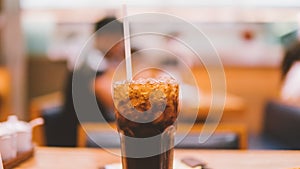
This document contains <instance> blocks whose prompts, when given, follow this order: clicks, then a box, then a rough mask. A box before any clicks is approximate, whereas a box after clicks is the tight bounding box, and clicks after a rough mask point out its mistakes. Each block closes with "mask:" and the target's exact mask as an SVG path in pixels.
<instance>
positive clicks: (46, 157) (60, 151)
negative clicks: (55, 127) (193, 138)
mask: <svg viewBox="0 0 300 169" xmlns="http://www.w3.org/2000/svg"><path fill="white" fill-rule="evenodd" d="M115 151H118V150H115ZM186 156H192V157H194V158H198V159H201V160H204V161H205V162H207V164H208V166H210V167H211V168H213V169H253V168H255V169H291V168H297V167H300V151H270V150H269V151H243V150H175V158H176V159H180V158H182V157H186ZM115 162H120V157H118V156H116V155H113V154H111V153H108V152H106V151H104V150H102V149H87V148H45V147H38V148H36V154H35V157H33V158H31V159H29V160H28V161H26V162H24V163H23V164H21V165H20V166H18V167H16V168H19V169H54V168H55V169H77V168H78V169H82V168H85V169H98V168H99V167H101V166H103V165H105V164H110V163H115Z"/></svg>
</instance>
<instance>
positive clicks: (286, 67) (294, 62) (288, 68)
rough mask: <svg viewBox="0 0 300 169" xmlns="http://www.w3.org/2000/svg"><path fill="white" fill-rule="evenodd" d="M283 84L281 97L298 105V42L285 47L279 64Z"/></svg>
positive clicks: (299, 81) (299, 77)
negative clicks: (285, 49)
mask: <svg viewBox="0 0 300 169" xmlns="http://www.w3.org/2000/svg"><path fill="white" fill-rule="evenodd" d="M281 72H282V79H283V85H282V89H281V93H280V94H281V99H282V100H283V101H285V102H287V103H291V104H296V105H300V42H297V43H295V44H294V45H292V46H291V47H290V48H288V49H287V51H286V53H285V56H284V59H283V61H282V65H281Z"/></svg>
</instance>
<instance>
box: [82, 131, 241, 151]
mask: <svg viewBox="0 0 300 169" xmlns="http://www.w3.org/2000/svg"><path fill="white" fill-rule="evenodd" d="M198 140H199V134H194V133H193V134H188V135H187V136H184V135H182V134H176V136H175V144H176V146H175V148H185V149H192V148H199V149H239V137H238V135H237V134H236V133H233V132H232V133H231V132H220V133H214V134H213V135H212V136H211V137H210V138H209V139H208V140H207V141H206V142H205V143H199V141H198ZM86 146H87V147H102V148H119V147H120V139H119V136H118V135H117V134H116V133H111V132H89V133H88V137H87V143H86Z"/></svg>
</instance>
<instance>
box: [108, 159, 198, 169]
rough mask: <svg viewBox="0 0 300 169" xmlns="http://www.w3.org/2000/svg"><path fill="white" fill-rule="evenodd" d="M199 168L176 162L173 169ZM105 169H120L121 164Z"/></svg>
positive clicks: (114, 164) (111, 165) (110, 165)
mask: <svg viewBox="0 0 300 169" xmlns="http://www.w3.org/2000/svg"><path fill="white" fill-rule="evenodd" d="M201 168H202V167H201V166H199V167H194V168H191V167H189V166H187V165H185V164H183V163H182V162H180V161H178V160H175V161H174V169H201ZM105 169H122V164H121V163H113V164H109V165H106V166H105Z"/></svg>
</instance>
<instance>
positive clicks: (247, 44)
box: [0, 0, 300, 148]
mask: <svg viewBox="0 0 300 169" xmlns="http://www.w3.org/2000/svg"><path fill="white" fill-rule="evenodd" d="M120 3H121V2H120ZM120 3H119V2H118V1H104V0H76V1H71V0H61V1H53V0H1V6H0V32H1V36H0V41H1V45H0V65H1V69H0V96H1V98H0V117H1V118H0V119H1V120H5V119H6V117H7V115H8V114H16V115H17V116H19V118H20V119H23V120H29V119H32V118H35V117H36V116H39V115H38V114H39V113H38V112H39V111H40V109H42V108H45V107H51V106H53V105H59V104H62V102H63V98H64V97H63V93H64V92H63V91H64V87H65V83H66V78H67V74H68V72H69V71H71V70H72V69H73V67H74V63H75V61H76V57H77V56H78V54H79V52H80V50H81V48H82V47H83V45H84V44H85V42H86V41H87V39H88V38H89V37H90V36H91V34H92V33H93V29H94V23H95V22H96V21H98V20H99V19H101V18H104V17H107V16H115V17H117V18H119V17H121V12H120V8H121V7H120ZM143 12H161V13H166V14H170V15H175V16H178V17H180V18H182V19H184V20H186V21H188V22H190V23H192V24H194V25H195V26H196V27H197V28H199V29H200V30H201V31H202V32H203V33H204V34H205V35H206V36H207V38H208V39H209V40H210V41H211V42H212V44H213V45H214V47H215V48H216V51H217V52H218V54H219V56H220V58H221V61H222V63H223V66H224V70H225V75H226V83H227V92H228V94H227V97H228V98H227V101H226V104H225V110H224V114H223V117H222V120H221V123H226V124H228V123H229V124H242V125H243V126H244V127H245V131H246V133H247V136H248V137H247V143H248V147H249V148H270V147H271V148H295V147H293V143H291V142H290V141H289V140H288V141H286V142H285V143H286V144H285V143H282V144H281V143H280V144H277V141H278V140H282V137H284V138H287V137H289V138H291V139H292V140H295V139H296V136H295V135H293V133H290V132H289V131H290V130H289V129H288V130H285V131H279V130H281V129H280V128H279V129H278V128H275V129H276V130H275V132H274V133H275V137H276V139H273V140H271V141H268V142H267V143H266V142H262V141H260V140H261V137H260V136H262V135H263V136H264V135H265V133H266V132H267V133H272V132H273V131H271V130H272V129H273V128H272V125H275V126H277V127H280V126H281V125H284V124H280V123H277V122H276V119H282V118H280V117H276V118H275V122H274V119H273V121H271V122H270V123H271V127H270V126H269V124H270V123H269V121H268V120H267V117H268V116H267V115H266V112H268V111H269V109H268V108H269V107H268V106H270V103H271V104H273V103H274V101H275V102H276V104H277V101H278V102H280V104H281V98H280V92H281V88H282V83H283V79H282V75H281V64H282V60H283V58H284V55H285V51H286V49H288V47H289V46H291V45H292V44H293V43H295V42H297V39H298V34H297V30H298V29H299V24H300V2H299V1H297V0H287V1H280V0H264V1H256V0H241V1H231V0H201V1H197V0H187V1H180V0H164V1H158V0H155V1H153V0H144V1H136V0H130V1H128V14H129V15H133V14H139V13H143ZM161 24H163V23H162V21H160V20H159V19H158V20H151V21H148V20H144V21H142V22H133V23H131V25H130V26H131V29H132V31H133V32H134V31H139V30H141V29H143V28H147V27H149V26H151V25H161ZM157 29H161V30H162V31H163V32H166V33H171V34H172V35H174V34H175V35H176V36H177V37H178V38H180V39H186V40H188V41H190V42H192V43H193V44H194V45H193V47H194V49H196V50H197V49H199V50H200V49H201V52H202V54H203V55H206V56H207V57H209V56H210V54H211V53H210V52H209V51H207V53H205V49H203V46H205V45H204V43H206V41H201V39H200V40H199V39H196V38H194V35H193V33H192V32H189V31H187V30H185V28H184V25H180V24H170V25H169V26H168V24H164V26H163V27H161V28H159V27H158V28H157ZM155 40H156V41H155ZM153 43H156V44H159V45H160V44H161V45H164V43H166V42H165V41H163V40H161V41H159V40H157V39H153V40H151V39H149V41H143V42H142V43H141V42H140V41H134V42H133V44H132V45H133V47H135V48H137V49H139V48H146V47H147V46H149V45H151V44H153ZM187 58H188V56H187ZM150 60H151V59H150ZM186 60H189V59H186ZM189 66H190V67H191V68H192V71H193V73H194V75H195V76H196V78H197V82H198V85H199V88H200V90H201V93H204V94H203V96H205V94H207V95H209V93H210V91H211V89H210V88H211V84H210V81H209V78H208V74H207V71H206V69H205V67H204V66H203V65H202V64H201V63H198V62H192V63H190V65H189ZM211 66H213V64H212V65H211ZM298 78H300V77H298ZM298 85H300V84H298ZM200 97H201V96H200ZM203 102H204V103H200V105H201V104H205V103H207V104H208V106H207V107H208V108H209V104H210V100H209V97H208V99H203ZM278 104H279V103H278ZM273 106H274V105H273ZM275 106H276V105H275ZM293 106H294V105H293ZM296 106H297V105H296ZM271 107H272V105H271ZM208 108H206V107H205V106H204V108H202V109H203V110H202V109H201V108H200V111H203V112H202V114H201V115H199V116H201V117H199V121H201V120H203V116H205V112H206V113H207V111H208V110H207V109H208ZM287 109H289V108H287ZM275 110H278V109H277V108H275ZM297 111H298V114H299V115H297V116H295V117H297V118H299V117H298V116H300V113H299V110H297ZM203 114H204V115H203ZM282 114H283V113H281V115H282ZM272 117H275V115H274V116H273V115H271V117H270V118H272ZM284 117H286V116H284ZM295 117H293V118H291V119H296V118H295ZM204 119H205V117H204ZM299 122H300V118H299V121H298V124H300V123H299ZM289 123H292V124H295V123H296V122H291V121H287V122H286V123H285V124H289ZM294 127H295V126H291V128H290V129H291V130H292V129H293V128H294ZM298 127H299V126H298ZM270 128H271V129H270ZM298 129H299V128H298ZM269 130H270V131H269ZM277 132H283V133H285V134H286V133H290V135H283V136H282V135H279V134H278V133H277ZM297 137H298V136H297ZM298 139H299V138H298ZM274 140H275V141H274ZM283 141H285V139H283ZM274 142H276V144H275V143H274ZM265 143H266V144H265ZM289 143H291V144H289ZM271 145H272V146H273V147H272V146H271ZM277 145H279V146H277ZM289 146H290V147H289ZM296 148H299V146H298V147H296Z"/></svg>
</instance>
